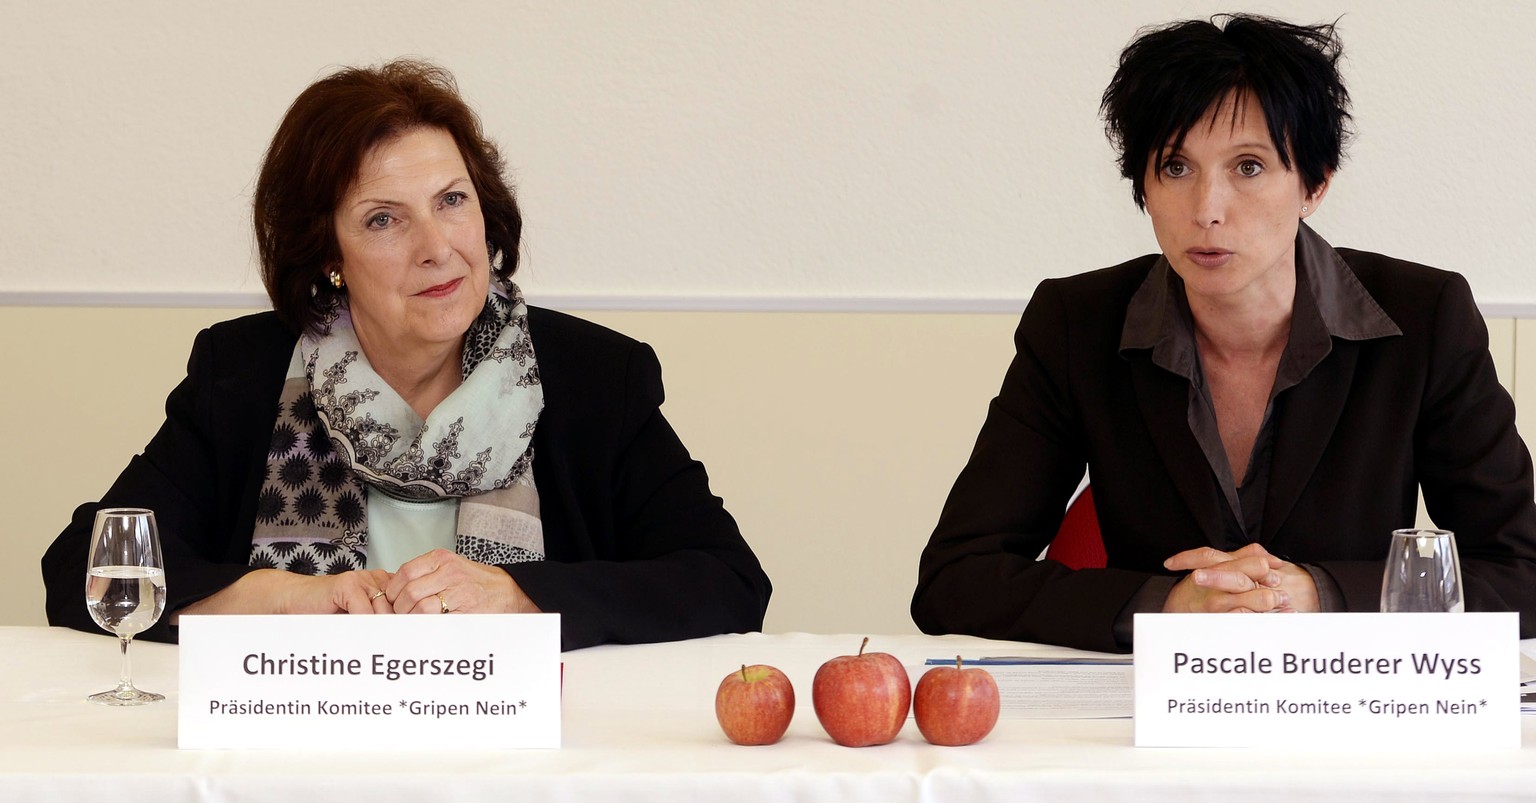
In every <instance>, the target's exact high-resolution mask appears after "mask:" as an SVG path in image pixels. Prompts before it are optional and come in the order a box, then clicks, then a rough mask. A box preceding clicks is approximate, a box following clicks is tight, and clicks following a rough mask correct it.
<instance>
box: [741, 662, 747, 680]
mask: <svg viewBox="0 0 1536 803" xmlns="http://www.w3.org/2000/svg"><path fill="white" fill-rule="evenodd" d="M741 682H742V683H746V682H747V665H746V664H742V665H741Z"/></svg>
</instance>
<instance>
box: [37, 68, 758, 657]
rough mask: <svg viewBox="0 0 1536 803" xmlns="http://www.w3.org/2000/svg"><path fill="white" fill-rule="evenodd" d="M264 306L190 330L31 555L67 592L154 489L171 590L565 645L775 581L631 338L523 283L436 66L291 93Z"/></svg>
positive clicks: (716, 622)
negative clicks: (115, 469) (542, 617)
mask: <svg viewBox="0 0 1536 803" xmlns="http://www.w3.org/2000/svg"><path fill="white" fill-rule="evenodd" d="M254 222H255V230H256V240H257V245H258V249H259V251H260V255H261V265H262V277H263V279H264V282H265V284H266V287H267V292H268V295H269V296H270V297H271V300H272V305H273V311H272V312H268V313H262V314H258V315H252V316H248V317H244V318H239V319H236V320H233V321H227V322H225V323H221V324H217V325H215V326H213V327H210V328H209V329H207V330H205V331H203V332H202V333H201V334H200V335H199V336H198V338H197V342H196V343H195V344H194V346H193V351H192V357H191V359H190V361H189V363H188V375H187V378H186V379H185V380H183V382H182V383H181V384H180V385H179V386H178V387H177V388H176V389H175V390H174V391H172V393H171V395H170V397H169V398H168V399H167V401H166V421H165V423H164V425H163V426H162V427H161V429H160V431H159V433H158V434H156V435H155V437H154V439H153V440H152V441H151V442H150V443H149V445H148V446H147V447H146V448H145V450H144V453H143V454H141V455H139V456H137V457H135V458H134V459H133V460H132V461H131V462H130V464H129V465H128V468H127V469H126V470H125V471H124V472H123V473H122V475H121V476H120V477H119V478H118V480H117V482H116V483H115V484H114V485H113V486H112V488H111V489H110V490H109V491H108V492H107V493H106V495H105V496H103V498H102V499H101V500H100V501H99V502H96V503H91V504H86V505H82V506H81V507H80V508H79V509H77V510H76V512H75V516H74V519H73V521H72V522H71V524H70V526H69V527H68V528H66V529H65V531H64V532H63V533H62V534H61V535H60V536H59V537H58V539H57V540H56V541H55V542H54V544H53V546H52V547H51V548H50V549H49V550H48V553H47V554H46V555H45V556H44V558H43V575H44V580H45V583H46V585H47V590H48V601H47V609H48V617H49V621H50V622H51V623H53V624H56V625H68V626H71V627H76V628H79V629H83V630H89V631H96V630H98V628H96V626H95V625H94V624H93V623H92V622H91V620H90V618H89V617H88V616H87V615H86V608H85V599H84V595H83V590H82V588H83V587H82V581H81V578H82V577H84V571H85V560H86V551H87V541H88V534H89V530H90V523H91V520H92V517H93V516H94V514H95V511H96V510H97V509H99V508H102V507H111V506H120V505H132V506H136V507H147V508H150V509H153V510H154V511H155V513H156V515H157V517H158V520H159V524H160V529H161V535H162V539H163V544H164V552H165V561H166V577H167V593H168V597H167V604H166V609H167V612H168V613H169V615H168V616H167V617H165V619H164V620H163V621H162V623H161V624H159V625H157V626H156V627H155V628H153V629H151V630H150V631H148V632H147V633H146V634H145V636H146V637H149V638H160V639H174V638H175V631H174V621H175V619H176V617H177V616H179V615H180V614H184V613H186V614H191V613H341V612H345V613H429V614H439V613H451V612H463V613H516V612H537V611H544V612H557V613H560V614H561V622H562V630H563V645H564V647H565V648H567V649H570V648H575V647H583V646H588V645H592V644H598V643H603V642H621V643H633V642H650V641H666V640H673V639H684V638H693V637H698V636H706V635H713V634H717V633H723V632H739V631H747V630H755V629H758V628H759V627H761V625H762V618H763V613H764V610H765V609H766V606H767V603H768V595H769V592H770V586H769V583H768V579H767V577H766V576H765V575H764V573H763V571H762V568H761V567H760V566H759V564H758V561H757V559H756V558H755V557H754V555H753V554H752V551H751V549H750V548H749V547H748V546H747V544H746V542H745V541H744V540H743V539H742V537H741V534H740V533H739V531H738V529H737V527H736V523H735V521H734V520H733V519H732V518H731V516H730V514H728V513H727V512H726V511H725V509H724V508H723V506H722V504H721V502H720V500H719V498H717V497H715V496H713V495H712V494H711V493H710V491H709V485H708V478H707V476H706V475H705V472H704V468H703V466H702V465H700V464H699V463H698V462H697V461H694V460H692V459H691V458H690V457H689V455H688V452H687V450H686V449H685V448H684V447H683V445H682V443H681V442H680V441H679V440H678V438H677V435H676V434H675V433H674V432H673V431H672V429H671V427H670V426H669V425H668V424H667V422H666V419H665V418H663V417H662V415H661V412H660V410H659V409H658V408H659V406H660V404H661V402H662V398H663V392H662V384H661V369H660V366H659V365H658V363H657V361H656V356H655V354H654V353H653V352H652V351H651V349H650V348H649V347H648V346H646V345H644V344H643V343H639V342H636V341H634V340H631V339H630V338H627V337H625V336H623V335H620V334H618V333H616V332H612V331H610V330H607V329H604V328H601V327H599V326H596V325H593V324H590V323H587V322H584V321H581V320H578V319H576V318H572V317H570V316H567V315H563V314H561V313H558V312H553V311H550V310H544V309H539V308H533V307H529V306H527V305H526V304H525V303H524V302H523V298H522V295H521V293H520V292H519V290H518V288H517V286H516V285H515V284H513V283H512V281H511V277H512V274H513V273H514V272H515V270H516V268H517V254H518V243H519V237H520V235H521V230H522V218H521V215H520V213H519V212H518V207H517V203H516V200H515V197H514V194H513V192H512V189H511V187H510V186H509V185H508V183H507V181H506V179H505V178H504V168H503V164H502V160H501V157H500V156H499V154H498V153H497V150H496V148H495V146H494V145H493V144H492V143H491V142H490V141H489V140H487V139H486V138H485V137H484V136H483V134H482V133H481V130H480V123H479V120H478V119H477V118H476V116H475V114H474V113H473V112H472V111H471V110H470V109H469V108H468V106H467V105H466V104H465V103H464V101H463V100H462V99H461V98H460V97H459V95H458V91H457V88H456V86H455V84H454V82H453V79H452V77H451V76H450V75H449V74H448V73H447V72H446V71H444V70H441V69H439V68H436V67H433V66H431V65H428V64H424V63H420V62H414V61H396V62H392V63H390V64H386V65H384V66H382V67H379V68H373V69H345V70H341V71H339V72H337V73H335V74H333V75H331V76H329V77H327V78H324V79H322V80H320V81H318V82H316V83H315V84H313V85H311V86H310V87H309V88H308V89H306V90H305V91H304V92H303V93H302V94H301V95H300V96H299V97H298V99H297V100H295V101H294V103H293V105H292V106H291V107H290V108H289V110H288V113H287V115H286V117H285V118H284V120H283V122H282V124H281V125H280V126H279V128H278V130H277V133H276V135H275V136H274V138H273V141H272V144H271V146H270V148H269V149H268V152H267V155H266V159H265V161H264V163H263V165H262V169H261V174H260V177H259V179H258V181H257V186H256V195H255V202H254Z"/></svg>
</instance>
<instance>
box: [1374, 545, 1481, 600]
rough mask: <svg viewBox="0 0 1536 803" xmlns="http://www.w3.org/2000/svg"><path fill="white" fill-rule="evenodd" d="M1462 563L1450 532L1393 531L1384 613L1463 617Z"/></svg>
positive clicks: (1385, 576)
mask: <svg viewBox="0 0 1536 803" xmlns="http://www.w3.org/2000/svg"><path fill="white" fill-rule="evenodd" d="M1465 607H1466V606H1465V603H1464V602H1463V601H1462V597H1461V560H1460V559H1459V558H1458V557H1457V555H1456V536H1455V535H1454V534H1452V533H1451V532H1450V531H1449V530H1393V531H1392V546H1391V548H1390V549H1389V550H1387V568H1386V571H1385V572H1384V573H1383V575H1382V578H1381V610H1382V611H1384V612H1398V611H1417V612H1430V613H1438V612H1446V613H1461V612H1462V611H1463V610H1465Z"/></svg>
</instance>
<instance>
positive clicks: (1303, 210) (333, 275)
mask: <svg viewBox="0 0 1536 803" xmlns="http://www.w3.org/2000/svg"><path fill="white" fill-rule="evenodd" d="M1301 213H1302V214H1303V215H1305V214H1306V213H1307V208H1306V207H1305V206H1303V207H1302V208H1301ZM335 275H336V274H334V273H333V274H331V276H332V277H335ZM337 286H338V287H339V286H340V285H337Z"/></svg>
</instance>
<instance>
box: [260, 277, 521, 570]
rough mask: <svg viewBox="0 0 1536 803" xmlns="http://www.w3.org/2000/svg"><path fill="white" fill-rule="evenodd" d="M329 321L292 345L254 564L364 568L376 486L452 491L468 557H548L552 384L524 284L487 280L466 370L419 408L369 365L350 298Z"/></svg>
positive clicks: (402, 491)
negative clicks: (541, 437) (544, 377)
mask: <svg viewBox="0 0 1536 803" xmlns="http://www.w3.org/2000/svg"><path fill="white" fill-rule="evenodd" d="M329 324H330V326H329V329H328V331H327V333H326V334H324V335H322V336H318V337H317V336H314V335H309V334H306V335H305V336H304V337H302V338H300V339H299V342H298V344H297V345H296V346H295V347H294V351H293V361H292V362H291V363H290V364H289V366H288V375H287V377H286V378H285V380H284V382H283V392H282V396H281V397H280V399H279V401H278V415H277V423H276V425H275V426H274V427H273V430H272V445H271V448H270V450H269V451H268V453H267V473H266V479H265V481H264V482H263V483H262V487H261V495H260V497H258V500H257V504H256V530H255V533H254V535H253V536H252V538H251V560H250V563H251V565H252V566H258V567H263V568H273V569H284V570H286V571H290V572H295V573H298V574H310V575H318V574H339V573H341V572H345V571H349V570H352V569H362V568H364V567H366V566H367V563H368V509H367V500H368V490H369V488H372V489H374V490H376V491H380V492H382V493H385V494H388V495H390V496H392V497H396V498H400V499H406V500H412V501H433V500H440V499H448V498H456V499H458V500H459V510H458V525H457V528H456V535H457V538H456V539H455V544H454V551H456V552H458V553H459V554H460V555H463V556H465V557H467V558H470V559H471V560H475V561H478V562H480V563H486V564H493V565H494V564H506V563H520V562H523V561H530V560H543V559H544V531H543V526H542V524H541V523H540V520H539V496H538V491H537V490H536V489H535V488H534V484H533V446H532V443H533V441H532V439H533V432H534V428H535V426H536V425H537V424H538V420H539V412H540V411H541V410H542V409H543V408H544V389H543V386H542V385H541V384H540V383H539V367H538V362H537V360H536V359H535V357H534V353H533V341H532V340H531V339H530V338H529V337H528V308H527V307H526V306H525V305H524V304H523V299H522V294H521V292H519V290H518V288H517V285H514V284H512V283H511V282H505V283H501V282H497V281H492V282H491V290H490V292H489V293H488V294H487V298H486V303H485V308H484V309H483V310H482V311H481V312H480V315H479V317H478V318H476V319H475V322H474V323H473V324H471V325H470V327H469V331H468V332H467V333H466V335H465V338H464V356H463V363H462V365H461V371H462V376H463V383H462V384H461V385H460V386H459V387H458V389H457V390H455V391H454V392H453V393H452V394H450V395H449V396H448V398H446V399H444V400H443V401H442V402H440V403H439V404H438V405H437V407H436V408H434V409H433V410H432V412H431V414H430V415H428V416H427V419H426V420H425V421H423V420H422V419H421V417H420V416H418V415H417V414H416V412H415V411H414V410H412V409H411V406H410V405H409V404H407V403H406V402H405V400H404V399H402V398H401V397H400V395H399V394H398V393H396V392H395V391H394V389H393V388H391V387H390V386H389V384H388V383H387V382H385V381H384V380H383V379H382V378H380V377H379V375H378V374H376V373H374V370H373V367H372V366H371V365H370V364H369V363H368V357H367V355H365V354H364V353H363V350H362V346H361V345H360V344H359V343H358V340H357V332H356V331H355V330H354V329H353V328H352V316H351V311H350V309H349V307H348V306H347V301H346V299H345V297H343V298H342V300H341V302H340V303H339V304H338V306H337V308H336V309H335V311H334V313H333V317H332V318H331V320H330V321H329ZM429 450H430V454H429V453H428V452H429Z"/></svg>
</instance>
